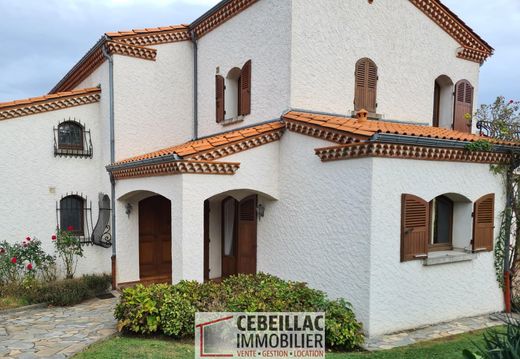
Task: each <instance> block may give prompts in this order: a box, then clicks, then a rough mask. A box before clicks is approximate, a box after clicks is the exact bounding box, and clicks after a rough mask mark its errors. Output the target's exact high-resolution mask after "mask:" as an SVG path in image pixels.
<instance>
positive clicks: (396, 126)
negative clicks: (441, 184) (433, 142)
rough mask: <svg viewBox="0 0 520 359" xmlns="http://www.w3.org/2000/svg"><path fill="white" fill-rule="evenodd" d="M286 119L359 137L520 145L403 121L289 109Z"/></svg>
mask: <svg viewBox="0 0 520 359" xmlns="http://www.w3.org/2000/svg"><path fill="white" fill-rule="evenodd" d="M283 118H284V119H285V120H287V121H298V122H301V123H307V124H310V125H314V126H321V127H325V128H328V127H329V128H334V129H335V130H336V131H343V132H346V133H348V134H350V135H354V136H358V137H361V138H366V139H368V138H370V137H372V136H373V135H375V134H376V133H389V134H397V135H407V136H416V137H428V138H436V139H445V140H456V141H478V140H482V139H486V140H488V141H490V142H492V143H496V144H505V145H515V146H520V144H519V143H512V142H507V141H500V140H496V139H492V138H488V137H482V136H479V135H476V134H470V133H464V132H459V131H454V130H450V129H446V128H440V127H432V126H422V125H413V124H405V123H395V122H386V121H376V120H358V119H354V118H348V117H341V116H332V115H317V114H312V113H306V112H296V111H291V112H289V113H287V114H286V115H284V116H283Z"/></svg>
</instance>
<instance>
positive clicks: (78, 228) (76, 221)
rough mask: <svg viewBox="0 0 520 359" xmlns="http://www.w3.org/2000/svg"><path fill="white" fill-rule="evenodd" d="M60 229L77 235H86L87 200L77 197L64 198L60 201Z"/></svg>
mask: <svg viewBox="0 0 520 359" xmlns="http://www.w3.org/2000/svg"><path fill="white" fill-rule="evenodd" d="M59 212H60V229H61V230H63V231H69V232H72V233H73V234H75V235H78V236H83V235H84V218H85V216H84V213H85V200H84V199H83V198H82V197H80V196H77V195H71V196H67V197H63V198H62V199H61V201H60V211H59Z"/></svg>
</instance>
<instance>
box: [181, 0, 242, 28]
mask: <svg viewBox="0 0 520 359" xmlns="http://www.w3.org/2000/svg"><path fill="white" fill-rule="evenodd" d="M231 1H233V0H222V1H221V2H219V3H218V4H217V5H215V6H213V7H212V8H211V9H209V10H208V11H206V12H205V13H204V14H202V15H201V16H199V17H198V18H197V19H196V20H195V21H193V22H192V23H191V24H190V30H193V29H194V28H196V27H197V25H199V24H200V23H201V22H203V21H204V20H206V19H207V18H208V17H210V16H211V15H213V14H215V13H216V12H217V11H219V10H220V9H221V8H222V7H224V6H225V5H226V4H227V3H229V2H231Z"/></svg>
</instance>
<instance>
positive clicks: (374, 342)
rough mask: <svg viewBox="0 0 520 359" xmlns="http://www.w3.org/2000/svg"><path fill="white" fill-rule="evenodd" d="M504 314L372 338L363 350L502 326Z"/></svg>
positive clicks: (388, 347) (403, 344)
mask: <svg viewBox="0 0 520 359" xmlns="http://www.w3.org/2000/svg"><path fill="white" fill-rule="evenodd" d="M501 319H505V316H504V314H487V315H481V316H478V317H471V318H462V319H458V320H454V321H451V322H446V323H441V324H436V325H431V326H428V327H423V328H418V329H415V330H407V331H403V332H399V333H394V334H388V335H384V336H381V337H373V338H370V339H368V340H367V343H366V344H365V348H366V349H368V350H371V351H375V350H384V349H392V348H396V347H402V346H406V345H410V344H414V343H417V342H421V341H425V340H433V339H439V338H445V337H450V336H452V335H457V334H462V333H466V332H471V331H474V330H479V329H485V328H491V327H495V326H497V325H503V324H504V322H503V321H502V320H501Z"/></svg>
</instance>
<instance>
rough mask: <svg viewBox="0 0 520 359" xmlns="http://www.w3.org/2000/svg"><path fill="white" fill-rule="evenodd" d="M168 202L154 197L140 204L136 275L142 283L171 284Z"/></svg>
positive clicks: (159, 197)
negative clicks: (137, 273) (165, 282)
mask: <svg viewBox="0 0 520 359" xmlns="http://www.w3.org/2000/svg"><path fill="white" fill-rule="evenodd" d="M171 229H172V227H171V202H170V200H168V199H167V198H164V197H162V196H153V197H149V198H146V199H144V200H142V201H141V202H139V272H140V277H141V280H151V279H156V280H157V281H158V282H163V281H168V279H169V281H170V282H171V275H172V256H171V253H172V251H171V243H172V237H171V233H172V230H171Z"/></svg>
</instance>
